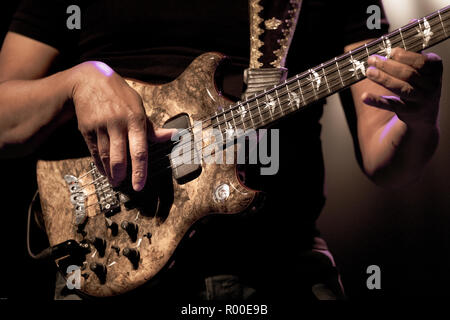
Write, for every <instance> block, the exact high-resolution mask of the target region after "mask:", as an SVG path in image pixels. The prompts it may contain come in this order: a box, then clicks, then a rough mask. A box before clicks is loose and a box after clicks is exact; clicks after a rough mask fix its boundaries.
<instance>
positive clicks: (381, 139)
mask: <svg viewBox="0 0 450 320" xmlns="http://www.w3.org/2000/svg"><path fill="white" fill-rule="evenodd" d="M397 120H398V117H397V115H394V116H393V117H392V119H391V120H389V122H388V123H387V124H386V126H385V127H384V129H383V132H381V135H380V139H379V140H378V141H379V142H381V141H383V139H384V138H385V137H386V135H387V134H388V133H389V131H391V129H392V127H393V126H394V125H395V123H396V122H397Z"/></svg>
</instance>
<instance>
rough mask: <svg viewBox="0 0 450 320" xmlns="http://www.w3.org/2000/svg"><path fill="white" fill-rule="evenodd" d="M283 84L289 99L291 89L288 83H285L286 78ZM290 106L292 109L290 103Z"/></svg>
mask: <svg viewBox="0 0 450 320" xmlns="http://www.w3.org/2000/svg"><path fill="white" fill-rule="evenodd" d="M284 86H285V87H286V92H287V95H288V98H289V99H290V98H291V91H290V90H289V85H288V84H287V81H286V80H285V81H284ZM278 100H279V99H278ZM290 107H291V109H294V107H293V106H292V104H290Z"/></svg>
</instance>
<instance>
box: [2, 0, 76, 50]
mask: <svg viewBox="0 0 450 320" xmlns="http://www.w3.org/2000/svg"><path fill="white" fill-rule="evenodd" d="M67 6H68V4H67V3H66V2H65V1H64V0H45V1H42V0H22V2H21V4H20V5H19V7H18V9H17V11H16V13H15V14H14V16H13V18H12V21H11V25H10V27H9V31H12V32H15V33H18V34H21V35H23V36H26V37H29V38H31V39H34V40H37V41H39V42H42V43H45V44H47V45H49V46H51V47H54V48H56V49H57V50H59V51H64V49H66V48H67V46H68V43H69V40H70V39H71V38H72V35H73V33H74V32H73V31H72V34H71V30H69V29H68V28H67V26H66V19H67V18H68V17H69V14H67V13H66V10H67Z"/></svg>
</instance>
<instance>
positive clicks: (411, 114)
mask: <svg viewBox="0 0 450 320" xmlns="http://www.w3.org/2000/svg"><path fill="white" fill-rule="evenodd" d="M368 64H369V68H368V70H367V78H368V79H370V80H372V81H374V82H376V83H378V84H380V85H382V86H383V87H385V88H386V89H388V90H390V91H392V92H393V93H394V94H395V95H392V96H378V95H374V94H372V93H370V92H366V93H364V94H363V97H362V99H363V101H364V103H366V104H368V105H370V106H374V107H378V108H381V109H386V110H389V111H393V112H395V113H396V114H397V116H398V118H399V119H400V120H402V121H403V122H405V123H406V124H407V125H411V126H414V125H433V126H434V125H436V120H437V116H438V111H439V100H440V96H441V83H442V72H443V65H442V60H441V58H440V57H439V56H437V55H436V54H434V53H422V54H419V53H414V52H410V51H406V50H404V49H402V48H395V49H393V50H392V53H391V57H390V58H389V59H387V58H385V57H382V56H377V55H375V56H371V57H369V60H368Z"/></svg>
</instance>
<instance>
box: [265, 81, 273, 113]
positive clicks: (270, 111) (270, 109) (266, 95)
mask: <svg viewBox="0 0 450 320" xmlns="http://www.w3.org/2000/svg"><path fill="white" fill-rule="evenodd" d="M264 95H265V97H266V101H265V105H264V109H266V108H269V113H270V117H271V118H272V120H274V119H273V115H272V108H271V107H270V105H267V99H268V97H269V95H268V94H267V90H266V89H264Z"/></svg>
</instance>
